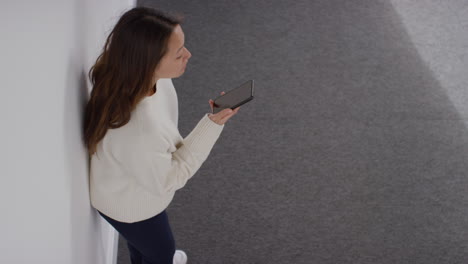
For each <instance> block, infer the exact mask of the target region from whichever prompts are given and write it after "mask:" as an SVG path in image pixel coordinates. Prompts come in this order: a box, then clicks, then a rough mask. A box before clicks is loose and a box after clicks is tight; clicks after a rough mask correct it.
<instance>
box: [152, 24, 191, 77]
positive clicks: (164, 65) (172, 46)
mask: <svg viewBox="0 0 468 264" xmlns="http://www.w3.org/2000/svg"><path fill="white" fill-rule="evenodd" d="M184 45H185V36H184V32H183V31H182V28H181V27H180V25H177V26H176V27H175V28H174V31H173V32H172V34H171V36H170V37H169V42H168V51H167V52H166V54H165V55H164V57H163V58H162V59H161V61H160V63H159V64H158V67H157V68H156V72H155V78H156V79H160V78H177V77H179V76H181V75H182V74H183V73H184V72H185V67H186V66H187V63H188V60H189V58H190V57H191V56H192V54H191V53H190V51H189V50H188V49H187V48H185V46H184Z"/></svg>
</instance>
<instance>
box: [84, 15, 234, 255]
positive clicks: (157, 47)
mask: <svg viewBox="0 0 468 264" xmlns="http://www.w3.org/2000/svg"><path fill="white" fill-rule="evenodd" d="M181 20H182V19H181V18H175V17H170V16H168V15H167V14H163V13H161V12H159V11H157V10H154V9H151V8H146V7H137V8H133V9H131V10H129V11H127V12H126V13H124V14H123V15H122V16H121V18H120V19H119V21H118V22H117V24H116V25H115V27H114V28H113V30H112V31H111V33H110V34H109V36H108V37H107V40H106V43H105V46H104V48H103V51H102V53H101V55H100V56H99V57H98V58H97V60H96V63H95V64H94V65H93V66H92V67H91V69H90V71H89V77H90V79H91V81H92V84H93V90H92V92H91V97H90V100H89V102H88V104H87V105H86V113H85V124H84V130H85V131H84V141H85V143H86V146H87V148H88V151H89V155H90V159H91V161H90V199H91V204H92V206H93V207H94V208H96V209H97V210H98V212H99V214H100V215H101V216H102V217H103V218H104V219H105V220H106V221H108V222H109V223H110V224H111V225H112V226H113V227H114V228H115V229H116V230H117V231H118V232H119V233H120V234H121V235H122V236H123V237H124V238H125V239H126V240H127V246H128V249H129V251H130V257H131V261H132V263H133V264H135V263H145V264H147V263H158V264H161V263H162V264H170V263H171V264H172V263H186V261H187V256H186V254H185V253H184V252H183V251H181V250H177V251H176V250H175V242H174V238H173V235H172V232H171V228H170V225H169V222H168V216H167V214H166V211H165V209H166V208H167V206H168V205H169V203H170V202H171V200H172V198H173V196H174V193H175V191H176V190H178V189H180V188H182V187H183V186H184V185H185V184H186V182H187V180H189V179H190V178H191V177H192V176H193V175H194V174H195V173H196V172H197V170H198V169H199V168H200V167H201V165H202V164H203V162H204V161H205V160H206V158H207V157H208V155H209V153H210V151H211V149H212V148H213V146H214V144H215V142H216V141H217V139H218V137H219V136H220V134H221V132H222V130H223V128H224V124H225V123H226V122H227V121H228V120H229V119H230V118H231V117H232V116H234V115H235V114H237V112H238V111H239V108H236V109H235V110H234V111H232V110H231V109H224V110H223V111H221V112H219V113H217V114H210V113H206V114H205V115H204V116H203V118H201V120H200V121H199V122H198V124H197V125H196V126H195V128H194V129H193V130H192V131H191V132H190V133H189V135H188V136H187V137H185V138H182V137H181V135H180V133H179V131H178V128H177V123H178V103H177V94H176V91H175V89H174V86H173V83H172V79H171V78H177V77H179V76H181V75H182V74H183V73H184V71H185V67H186V65H187V63H188V60H189V58H190V57H191V56H192V55H191V53H190V52H189V51H188V49H187V48H186V47H185V46H184V44H185V40H184V32H183V31H182V28H181V26H180V24H181ZM221 94H224V92H223V93H221ZM209 104H210V107H211V109H213V100H211V99H210V100H209Z"/></svg>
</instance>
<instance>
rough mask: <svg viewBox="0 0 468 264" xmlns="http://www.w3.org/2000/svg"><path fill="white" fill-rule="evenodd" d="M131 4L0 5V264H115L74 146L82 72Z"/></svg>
mask: <svg viewBox="0 0 468 264" xmlns="http://www.w3.org/2000/svg"><path fill="white" fill-rule="evenodd" d="M133 6H135V2H134V1H132V0H113V1H112V0H100V1H93V0H81V1H80V0H56V1H32V0H30V1H20V0H15V1H1V2H0V21H1V23H0V33H1V35H0V38H1V41H0V86H1V97H0V98H1V104H0V112H1V114H2V119H1V121H2V122H1V129H0V146H1V147H0V155H1V156H0V162H1V163H0V170H1V177H0V179H1V180H0V212H1V217H0V227H1V236H0V263H9V264H14V263H61V264H63V263H77V264H78V263H80V264H81V263H90V264H92V263H106V264H110V263H115V260H116V258H115V257H116V250H117V239H118V236H117V233H116V232H115V230H114V229H113V228H112V227H111V226H110V225H108V224H107V223H106V222H104V221H103V220H102V219H101V218H100V216H99V215H98V214H97V213H96V211H95V210H94V209H92V208H91V206H90V202H89V194H88V165H89V163H88V156H87V154H86V150H85V148H84V145H83V143H82V140H81V131H82V126H81V122H82V118H83V109H84V104H85V102H86V100H87V99H88V97H89V92H90V89H91V87H90V83H89V80H88V78H87V71H88V70H89V67H90V66H91V64H92V63H93V62H94V60H95V59H96V57H97V55H98V54H99V52H100V50H101V48H102V46H103V44H104V40H105V37H106V36H107V34H108V32H109V30H110V28H111V26H113V25H114V24H115V22H116V20H117V19H118V17H119V15H121V13H122V12H124V11H125V10H128V9H129V8H131V7H133Z"/></svg>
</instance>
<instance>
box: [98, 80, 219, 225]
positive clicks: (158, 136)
mask: <svg viewBox="0 0 468 264" xmlns="http://www.w3.org/2000/svg"><path fill="white" fill-rule="evenodd" d="M156 85H157V91H156V93H155V94H153V95H152V96H148V97H146V98H145V99H143V100H142V101H141V102H140V103H139V104H138V105H137V108H136V109H135V110H134V111H133V112H132V113H131V119H130V121H129V123H127V124H126V125H124V126H122V127H120V128H117V129H109V130H108V131H107V133H106V135H105V137H104V138H103V139H102V140H101V141H100V142H99V144H98V145H97V152H96V153H95V154H93V155H92V156H91V164H90V181H89V183H90V186H89V187H90V199H91V205H92V206H93V207H94V208H96V209H97V210H99V211H101V212H102V213H104V214H105V215H107V216H109V217H111V218H113V219H115V220H117V221H120V222H125V223H133V222H137V221H142V220H145V219H148V218H150V217H152V216H155V215H157V214H159V213H160V212H162V211H163V210H164V209H166V208H167V206H168V205H169V203H170V202H171V201H172V198H173V197H174V193H175V191H176V190H178V189H180V188H182V187H184V185H185V184H186V182H187V181H188V180H189V179H190V178H191V177H192V176H193V175H194V174H195V173H196V172H197V170H198V169H199V168H200V167H201V165H202V164H203V162H204V161H205V160H206V159H207V157H208V155H209V153H210V151H211V149H212V148H213V146H214V144H215V143H216V141H217V139H218V137H219V136H220V135H221V132H222V130H223V128H224V125H218V124H216V123H215V122H213V121H211V119H210V118H209V117H208V113H206V114H205V115H204V116H203V118H201V120H200V121H199V122H198V124H197V125H196V126H195V128H194V129H193V130H192V131H191V132H190V133H189V135H187V137H185V138H182V136H181V135H180V133H179V130H178V128H177V127H178V124H177V123H178V101H177V93H176V91H175V89H174V85H173V83H172V80H171V79H159V80H158V82H157V84H156Z"/></svg>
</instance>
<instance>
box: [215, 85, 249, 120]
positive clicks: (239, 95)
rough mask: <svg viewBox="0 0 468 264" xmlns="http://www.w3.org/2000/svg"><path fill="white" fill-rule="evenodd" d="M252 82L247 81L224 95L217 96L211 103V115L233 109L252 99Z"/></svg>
mask: <svg viewBox="0 0 468 264" xmlns="http://www.w3.org/2000/svg"><path fill="white" fill-rule="evenodd" d="M253 88H254V81H253V80H249V81H247V82H245V83H243V84H242V85H240V86H239V87H237V88H234V89H232V90H230V91H228V92H226V93H225V94H224V95H221V96H219V97H218V98H216V99H215V100H214V103H213V114H216V113H218V112H220V111H222V110H223V109H226V108H231V109H233V110H234V109H235V108H237V107H239V106H241V105H243V104H245V103H247V102H249V101H251V100H252V99H253Z"/></svg>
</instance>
